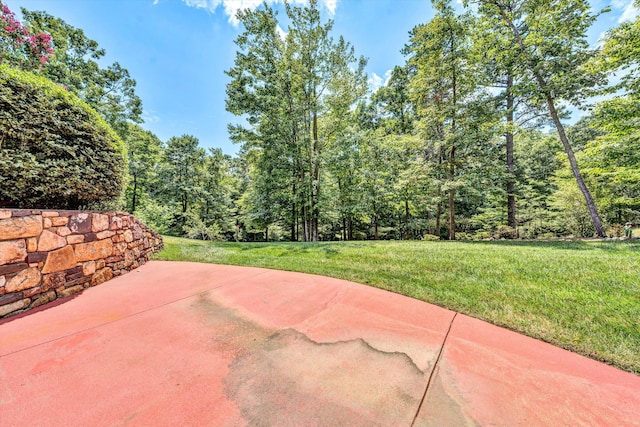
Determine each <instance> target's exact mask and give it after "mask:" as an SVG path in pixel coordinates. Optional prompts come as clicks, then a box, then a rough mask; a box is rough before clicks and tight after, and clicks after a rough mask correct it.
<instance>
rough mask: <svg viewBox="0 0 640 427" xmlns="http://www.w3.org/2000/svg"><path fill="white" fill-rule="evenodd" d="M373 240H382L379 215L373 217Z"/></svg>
mask: <svg viewBox="0 0 640 427" xmlns="http://www.w3.org/2000/svg"><path fill="white" fill-rule="evenodd" d="M373 239H374V240H378V239H380V233H379V232H378V215H374V216H373Z"/></svg>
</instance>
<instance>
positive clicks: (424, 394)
mask: <svg viewBox="0 0 640 427" xmlns="http://www.w3.org/2000/svg"><path fill="white" fill-rule="evenodd" d="M456 316H458V313H457V312H456V313H454V315H453V317H452V318H451V323H449V329H447V333H446V334H445V336H444V340H443V341H442V346H441V347H440V352H439V353H438V357H437V358H436V363H435V364H434V365H433V369H432V370H431V373H430V374H429V381H427V386H426V387H425V389H424V393H423V395H422V399H420V404H419V405H418V409H417V410H416V413H415V415H414V416H413V421H412V422H411V426H412V427H413V425H415V423H416V419H417V418H418V414H420V410H421V409H422V405H423V404H424V401H425V399H426V398H427V393H428V392H429V388H431V386H432V383H433V377H434V374H435V372H436V369H438V364H439V363H440V359H442V353H443V351H444V346H445V345H446V344H447V339H448V338H449V333H450V332H451V328H452V327H453V322H454V320H456Z"/></svg>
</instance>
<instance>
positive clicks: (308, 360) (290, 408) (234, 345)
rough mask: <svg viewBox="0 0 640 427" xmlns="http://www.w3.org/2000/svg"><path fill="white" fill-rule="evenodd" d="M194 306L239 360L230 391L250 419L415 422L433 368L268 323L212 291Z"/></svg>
mask: <svg viewBox="0 0 640 427" xmlns="http://www.w3.org/2000/svg"><path fill="white" fill-rule="evenodd" d="M193 308H196V310H195V311H196V312H197V313H198V316H199V317H200V318H201V319H202V320H203V321H205V322H206V324H207V325H208V326H209V327H211V332H212V336H211V340H212V342H211V343H210V345H211V348H212V349H213V350H214V351H216V352H222V353H224V354H225V355H227V356H230V357H231V359H232V362H231V364H230V366H229V374H228V375H227V377H226V379H225V394H226V395H227V397H228V398H229V399H230V400H232V401H233V402H234V403H235V404H236V405H237V407H238V408H239V409H240V411H241V413H242V415H243V418H244V419H245V420H246V421H247V422H248V423H249V424H250V425H253V426H271V425H279V426H288V425H344V426H357V425H363V426H364V425H366V426H372V425H386V426H388V425H409V424H411V421H412V419H413V416H414V414H415V411H416V410H417V408H418V405H419V403H420V398H421V396H422V393H423V392H424V387H425V386H426V382H427V378H428V373H426V374H425V373H424V372H422V371H421V370H420V369H418V367H417V366H416V365H415V364H414V363H413V361H412V359H411V358H410V357H408V356H407V355H406V354H404V353H398V352H396V353H389V352H384V351H380V350H377V349H375V348H373V347H372V346H370V345H369V344H368V343H366V342H365V341H364V340H362V339H355V340H350V341H339V342H333V343H318V342H314V341H312V340H310V339H309V338H308V337H307V336H306V335H304V334H302V333H300V332H298V331H296V330H293V329H284V330H279V331H277V330H271V329H268V328H264V327H262V326H261V325H258V324H256V323H253V322H251V321H249V320H247V319H246V318H243V317H242V315H241V314H240V313H238V312H236V311H234V310H231V309H228V308H225V307H223V306H221V305H219V304H218V303H217V302H215V301H214V300H212V299H211V298H210V297H208V296H206V295H201V296H200V297H199V298H198V300H197V301H196V302H195V303H194V306H193Z"/></svg>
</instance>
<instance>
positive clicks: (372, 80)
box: [367, 70, 393, 92]
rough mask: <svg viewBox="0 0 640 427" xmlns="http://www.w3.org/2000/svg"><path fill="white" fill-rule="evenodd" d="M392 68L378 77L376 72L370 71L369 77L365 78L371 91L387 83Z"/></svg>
mask: <svg viewBox="0 0 640 427" xmlns="http://www.w3.org/2000/svg"><path fill="white" fill-rule="evenodd" d="M392 72H393V70H387V71H385V72H384V77H380V76H379V75H377V74H376V73H371V77H369V79H368V80H367V83H368V84H369V88H370V89H371V91H373V92H375V91H376V90H378V89H380V88H381V87H383V86H387V85H388V84H389V80H391V73H392Z"/></svg>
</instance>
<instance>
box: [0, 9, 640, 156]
mask: <svg viewBox="0 0 640 427" xmlns="http://www.w3.org/2000/svg"><path fill="white" fill-rule="evenodd" d="M301 1H303V0H295V1H294V2H301ZM3 2H4V3H5V4H7V5H8V6H9V8H10V9H11V10H13V11H14V12H16V13H17V14H19V9H20V7H25V8H26V9H28V10H45V11H47V12H48V13H49V14H51V15H53V16H56V17H59V18H62V19H63V20H65V21H66V22H67V23H69V24H71V25H73V26H75V27H78V28H81V29H83V30H84V32H85V34H86V35H87V36H88V37H90V38H92V39H94V40H96V41H97V42H98V43H99V45H100V46H101V47H102V48H104V49H105V50H106V52H107V55H106V57H105V58H104V65H105V66H106V65H108V64H110V63H113V62H115V61H117V62H119V63H120V64H121V65H122V66H123V67H125V68H126V69H128V70H129V72H130V74H131V76H132V77H133V78H134V79H135V80H136V81H137V93H138V96H140V98H141V99H142V103H143V107H144V116H143V117H144V120H145V123H144V124H143V127H144V128H145V129H148V130H150V131H152V132H154V133H155V134H156V135H157V136H158V137H159V138H160V139H161V140H163V141H166V140H167V139H169V138H170V137H172V136H180V135H183V134H191V135H194V136H195V137H197V138H198V139H199V140H200V145H201V146H203V147H219V148H221V149H222V150H223V152H225V153H227V154H234V153H236V152H237V151H238V148H239V147H238V146H237V145H234V144H233V143H231V142H230V141H229V138H228V134H227V123H229V122H237V120H238V119H237V118H236V117H235V116H233V115H232V114H229V113H227V112H226V111H225V85H226V84H227V82H228V81H229V79H228V77H227V76H226V75H225V74H224V71H225V70H228V69H229V68H230V67H231V66H232V64H233V59H234V56H235V51H236V46H235V44H234V42H233V41H234V39H235V38H236V37H237V35H238V34H239V33H240V32H241V31H242V28H241V27H239V26H237V23H235V22H234V19H233V17H232V16H233V11H234V10H236V9H237V8H238V7H256V6H257V5H260V4H262V1H261V0H3ZM269 2H270V3H273V2H274V0H269ZM320 2H321V3H322V4H323V13H324V15H325V17H326V18H331V19H334V21H335V25H334V30H333V34H334V36H335V37H337V36H339V35H342V36H344V37H345V39H346V40H347V41H349V42H351V44H352V45H353V46H354V47H355V50H356V54H357V55H359V56H360V55H362V56H365V57H366V58H368V60H369V63H368V66H367V69H366V71H367V73H368V74H369V78H370V83H371V84H372V85H375V84H383V82H384V80H385V74H386V73H387V72H388V71H389V70H391V69H392V68H393V67H394V66H395V65H400V64H402V63H404V60H405V58H404V57H403V55H402V54H401V53H400V49H402V47H403V46H404V44H405V43H406V42H407V40H408V33H409V31H410V30H411V29H412V28H413V27H414V26H416V25H418V24H420V23H424V22H427V21H428V20H429V19H430V18H431V17H432V16H433V11H432V8H431V6H430V5H431V3H430V1H428V0H320ZM631 4H632V0H614V1H613V2H609V1H604V0H592V5H593V7H594V9H597V10H600V9H602V8H604V7H606V6H608V5H610V6H611V8H612V11H611V12H610V13H607V14H605V15H603V16H602V17H601V18H600V19H599V20H598V22H597V23H596V25H594V27H593V28H592V31H591V35H590V39H591V42H592V43H596V42H597V39H598V37H599V36H600V35H601V34H602V33H603V32H604V31H606V30H607V29H609V28H612V27H614V26H616V25H618V23H619V22H620V21H621V20H624V19H632V18H633V17H635V16H636V14H637V10H635V9H634V8H633V7H632V6H631ZM273 6H274V7H275V8H276V10H279V11H280V16H281V17H284V10H283V7H282V3H281V1H280V3H277V2H276V3H275V4H274V5H273ZM230 14H231V15H230ZM577 115H578V114H576V113H574V118H575V116H577Z"/></svg>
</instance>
